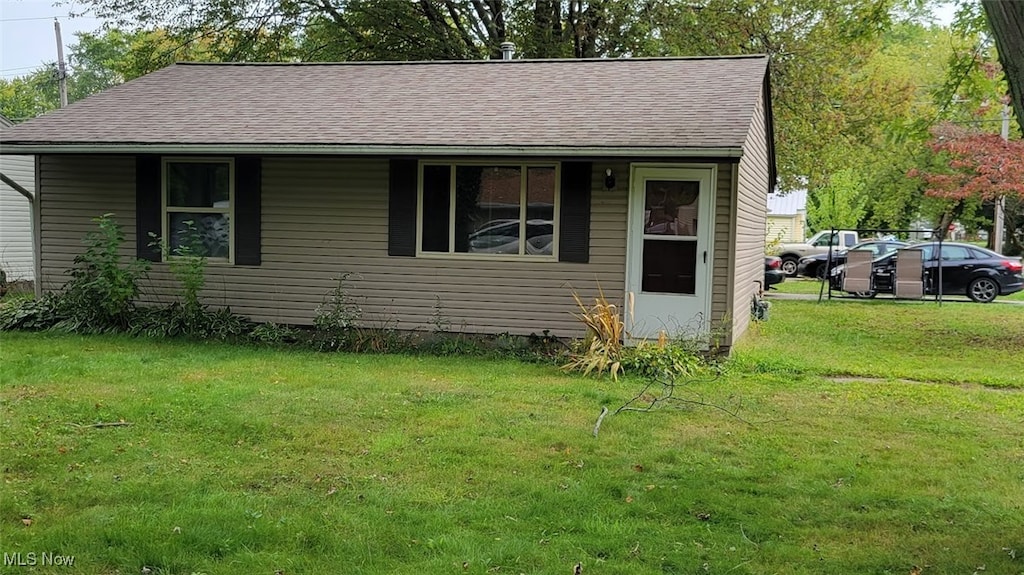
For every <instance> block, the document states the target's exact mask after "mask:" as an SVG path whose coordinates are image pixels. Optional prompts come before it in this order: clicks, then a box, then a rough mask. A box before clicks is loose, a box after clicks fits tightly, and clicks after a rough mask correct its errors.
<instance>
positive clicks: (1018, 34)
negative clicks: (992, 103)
mask: <svg viewBox="0 0 1024 575" xmlns="http://www.w3.org/2000/svg"><path fill="white" fill-rule="evenodd" d="M981 6H982V8H984V9H985V16H986V18H987V19H988V24H989V27H991V29H992V35H993V36H994V37H995V40H996V50H998V51H999V62H1000V63H1001V64H1002V65H1003V73H1004V74H1006V82H1007V84H1008V85H1009V92H1010V100H1011V102H1012V104H1013V110H1014V113H1015V114H1016V115H1017V124H1018V125H1019V126H1020V129H1021V131H1022V132H1024V2H1021V1H1019V0H1012V1H1011V0H981Z"/></svg>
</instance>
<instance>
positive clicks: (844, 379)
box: [825, 375, 1024, 393]
mask: <svg viewBox="0 0 1024 575" xmlns="http://www.w3.org/2000/svg"><path fill="white" fill-rule="evenodd" d="M825 379H827V380H829V381H831V382H833V383H900V384H910V385H924V384H933V385H946V384H945V383H944V382H941V381H919V380H916V379H885V378H882V377H858V376H855V375H843V376H832V377H826V378H825ZM955 385H956V387H961V388H963V389H985V390H988V391H999V392H1011V393H1022V392H1024V389H1020V388H1008V387H996V386H991V385H982V384H979V383H958V384H955Z"/></svg>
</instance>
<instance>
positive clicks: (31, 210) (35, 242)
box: [0, 162, 42, 297]
mask: <svg viewBox="0 0 1024 575" xmlns="http://www.w3.org/2000/svg"><path fill="white" fill-rule="evenodd" d="M33 163H35V162H33ZM0 181H2V182H3V183H5V184H7V185H8V186H10V187H11V189H13V190H14V191H16V192H18V193H19V194H21V195H23V196H25V199H27V200H28V216H29V222H30V226H31V228H30V232H31V234H32V256H33V257H32V260H33V263H32V266H33V268H34V269H33V274H34V275H35V281H33V282H32V284H33V286H34V288H33V289H34V290H35V292H36V297H39V296H40V295H42V293H41V292H40V290H39V279H40V278H39V255H40V254H39V236H38V234H36V230H37V229H38V224H37V223H36V198H35V196H34V195H33V194H32V192H30V191H28V190H26V189H25V187H24V186H22V185H21V184H19V183H18V182H15V181H14V180H12V179H11V178H9V177H7V174H5V173H3V172H0Z"/></svg>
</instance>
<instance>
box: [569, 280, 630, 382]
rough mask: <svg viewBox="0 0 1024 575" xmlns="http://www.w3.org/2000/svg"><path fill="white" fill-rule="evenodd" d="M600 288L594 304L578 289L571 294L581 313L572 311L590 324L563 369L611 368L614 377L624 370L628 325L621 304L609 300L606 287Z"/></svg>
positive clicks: (597, 370) (592, 370)
mask: <svg viewBox="0 0 1024 575" xmlns="http://www.w3.org/2000/svg"><path fill="white" fill-rule="evenodd" d="M598 292H599V295H598V297H597V298H595V299H594V305H592V306H590V307H587V306H586V305H585V304H584V303H583V300H582V299H580V296H579V294H578V293H576V291H575V290H574V291H573V292H572V297H573V299H575V300H576V305H577V306H579V308H580V311H579V313H574V314H572V315H573V317H575V318H576V319H578V320H580V321H581V322H583V325H585V326H587V335H586V337H585V338H584V339H583V340H582V341H581V342H578V344H577V346H576V349H574V350H573V353H572V354H570V356H569V362H568V363H566V364H565V365H563V366H562V369H564V370H566V371H579V372H582V373H583V375H589V374H590V373H596V374H598V375H600V374H603V373H605V372H608V374H609V375H611V376H612V379H617V378H618V375H619V372H620V371H622V364H621V362H620V358H621V356H622V336H623V335H624V333H625V325H624V324H623V322H622V317H621V315H620V314H619V309H618V307H617V306H616V305H615V304H613V303H609V302H608V299H607V298H605V296H604V291H603V290H601V289H600V288H598Z"/></svg>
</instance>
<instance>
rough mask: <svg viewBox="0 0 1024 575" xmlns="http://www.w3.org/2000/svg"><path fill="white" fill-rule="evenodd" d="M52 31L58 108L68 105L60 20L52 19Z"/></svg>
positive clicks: (66, 74)
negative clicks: (58, 92) (55, 61)
mask: <svg viewBox="0 0 1024 575" xmlns="http://www.w3.org/2000/svg"><path fill="white" fill-rule="evenodd" d="M53 31H54V33H56V35H57V87H58V89H59V90H60V107H61V108H64V107H66V106H67V105H68V72H67V69H66V68H65V67H64V42H63V41H62V40H61V39H60V20H57V19H56V18H54V19H53Z"/></svg>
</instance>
